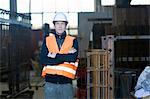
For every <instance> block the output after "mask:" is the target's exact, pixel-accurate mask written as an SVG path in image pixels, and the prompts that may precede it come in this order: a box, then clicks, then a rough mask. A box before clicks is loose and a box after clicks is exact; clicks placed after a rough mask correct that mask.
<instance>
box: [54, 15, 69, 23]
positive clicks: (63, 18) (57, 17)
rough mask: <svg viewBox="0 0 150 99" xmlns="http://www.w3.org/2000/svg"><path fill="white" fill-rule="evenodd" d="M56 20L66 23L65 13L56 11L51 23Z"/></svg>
mask: <svg viewBox="0 0 150 99" xmlns="http://www.w3.org/2000/svg"><path fill="white" fill-rule="evenodd" d="M56 21H64V22H66V23H68V20H67V17H66V15H65V14H64V13H62V12H58V13H56V15H55V17H54V19H53V23H54V22H56Z"/></svg>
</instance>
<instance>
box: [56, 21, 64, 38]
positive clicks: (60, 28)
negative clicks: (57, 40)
mask: <svg viewBox="0 0 150 99" xmlns="http://www.w3.org/2000/svg"><path fill="white" fill-rule="evenodd" d="M54 27H55V30H56V33H57V34H58V35H62V33H63V32H64V31H65V30H66V23H65V22H60V21H58V22H55V24H54Z"/></svg>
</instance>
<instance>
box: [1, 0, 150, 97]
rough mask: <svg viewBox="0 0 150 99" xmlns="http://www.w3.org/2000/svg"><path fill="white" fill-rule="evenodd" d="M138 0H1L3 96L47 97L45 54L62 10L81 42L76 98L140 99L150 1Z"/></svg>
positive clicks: (149, 48)
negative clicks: (137, 94) (48, 37)
mask: <svg viewBox="0 0 150 99" xmlns="http://www.w3.org/2000/svg"><path fill="white" fill-rule="evenodd" d="M112 1H113V2H112ZM133 1H140V0H0V99H44V92H43V91H44V88H43V87H44V83H45V82H44V78H42V77H41V70H42V66H41V65H40V60H39V57H40V56H39V55H40V50H41V45H42V42H43V39H44V37H45V34H47V33H50V32H51V31H53V29H54V27H53V23H52V20H53V17H54V15H55V14H56V12H64V13H65V14H66V15H67V17H68V20H69V24H68V26H67V33H68V34H70V35H73V36H75V37H77V39H78V42H79V66H78V69H77V72H76V78H75V79H74V80H73V89H74V99H137V97H135V95H134V93H135V86H136V84H137V80H138V78H139V76H140V74H141V73H142V71H143V70H144V69H145V67H147V66H150V1H149V0H145V1H147V3H145V4H132V3H133ZM141 1H142V0H141ZM143 2H144V0H143ZM143 2H142V3H143ZM105 3H106V4H105ZM109 3H110V4H109ZM149 72H150V71H149ZM50 99H51V98H50ZM143 99H144V98H143ZM145 99H150V95H149V98H145Z"/></svg>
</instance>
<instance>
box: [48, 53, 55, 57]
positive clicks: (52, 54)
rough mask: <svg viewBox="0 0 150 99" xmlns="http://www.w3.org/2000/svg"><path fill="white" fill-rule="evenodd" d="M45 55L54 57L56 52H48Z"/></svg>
mask: <svg viewBox="0 0 150 99" xmlns="http://www.w3.org/2000/svg"><path fill="white" fill-rule="evenodd" d="M47 56H48V57H51V58H55V57H56V53H51V52H49V53H48V55H47Z"/></svg>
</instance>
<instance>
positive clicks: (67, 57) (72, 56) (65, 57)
mask: <svg viewBox="0 0 150 99" xmlns="http://www.w3.org/2000/svg"><path fill="white" fill-rule="evenodd" d="M73 47H74V48H75V49H76V50H77V51H76V52H75V53H69V54H57V55H56V57H55V58H56V59H58V60H61V61H62V62H75V61H76V59H77V57H78V41H77V39H74V41H73Z"/></svg>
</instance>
